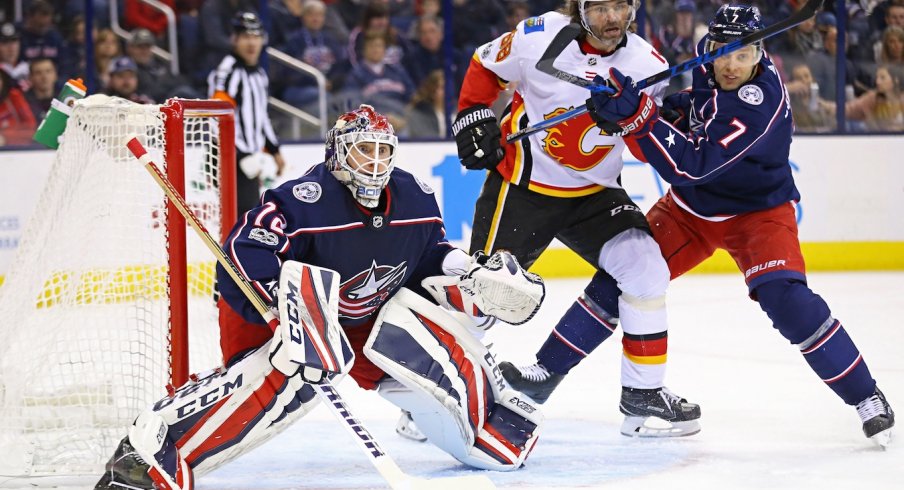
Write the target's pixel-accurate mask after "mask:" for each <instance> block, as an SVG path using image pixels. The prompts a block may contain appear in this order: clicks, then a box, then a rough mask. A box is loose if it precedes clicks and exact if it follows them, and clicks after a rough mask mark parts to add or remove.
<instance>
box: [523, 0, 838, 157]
mask: <svg viewBox="0 0 904 490" xmlns="http://www.w3.org/2000/svg"><path fill="white" fill-rule="evenodd" d="M822 3H823V0H809V1H808V2H807V3H806V4H804V6H803V7H801V9H800V10H798V11H797V12H794V13H793V14H791V15H789V16H788V17H787V18H785V19H784V20H781V21H779V22H776V23H775V24H772V25H771V26H769V27H767V28H765V29H762V30H760V31H757V32H753V33H751V34H748V35H746V36H744V37H742V38H741V39H738V40H735V41H732V42H730V43H727V44H725V45H724V46H720V47H719V48H718V49H716V50H713V51H707V52H705V53H703V54H701V55H699V56H697V57H695V58H691V59H689V60H687V61H685V62H683V63H680V64H677V65H675V66H670V67H669V68H668V69H666V70H663V71H661V72H659V73H656V74H655V75H652V76H649V77H647V78H644V79H643V80H640V81H638V82H637V84H636V86H637V88H638V89H643V88H646V87H649V86H650V85H655V84H657V83H659V82H662V81H664V80H668V79H671V78H673V77H676V76H678V75H680V74H682V73H684V72H686V71H690V70H693V69H694V68H697V67H699V66H701V65H704V64H706V63H711V62H712V61H713V60H714V59H716V58H719V57H720V56H723V55H726V54H729V53H733V52H735V51H737V50H739V49H741V48H743V47H744V46H748V45H750V44H753V43H755V42H758V41H761V40H763V39H766V38H768V37H772V36H774V35H776V34H781V33H782V32H785V31H787V30H788V29H791V28H793V27H795V26H797V25H799V24H800V23H802V22H804V21H805V20H807V19H809V18H810V17H813V16H814V15H816V12H817V11H818V10H819V8H820V7H821V6H822ZM582 30H583V28H582V27H581V26H580V25H578V24H569V25H568V26H566V27H564V28H563V29H562V30H561V31H559V34H557V35H556V37H555V38H554V39H553V42H551V43H550V44H549V46H548V47H547V49H546V51H545V52H544V53H543V56H541V57H540V60H539V61H538V62H537V65H536V66H537V69H538V70H540V71H542V72H543V73H546V74H548V75H552V76H554V77H556V78H558V79H559V80H563V81H565V82H568V83H571V84H573V85H577V86H579V87H584V88H587V89H590V90H591V91H603V92H610V93H611V92H612V89H610V88H609V87H606V86H600V85H596V84H594V83H592V82H590V81H589V80H586V79H584V78H581V77H578V76H576V75H572V74H571V73H566V72H563V71H561V70H559V69H557V68H556V67H555V66H553V62H554V61H555V59H556V58H557V57H558V55H559V54H561V53H562V51H563V50H564V49H565V47H566V46H568V44H569V43H570V42H571V41H573V40H574V39H576V38H577V37H578V35H580V33H581V31H582ZM587 110H588V109H587V105H586V104H583V105H581V106H580V107H576V108H574V109H571V110H570V111H567V112H563V113H562V114H560V115H558V116H556V117H553V118H550V119H547V120H545V121H541V122H539V123H537V124H535V125H533V126H528V127H526V128H524V129H521V130H519V131H516V132H514V133H512V134H510V135H508V137H507V138H506V143H514V142H516V141H520V140H522V139H524V138H526V137H528V136H530V135H532V134H534V133H537V132H539V131H543V130H545V129H548V128H551V127H553V126H557V125H559V124H561V123H562V122H564V121H567V120H569V119H572V118H575V117H578V116H580V115H581V114H584V113H586V112H587Z"/></svg>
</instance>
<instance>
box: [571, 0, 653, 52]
mask: <svg viewBox="0 0 904 490" xmlns="http://www.w3.org/2000/svg"><path fill="white" fill-rule="evenodd" d="M639 1H640V0H576V1H575V2H572V4H571V5H572V7H571V12H570V13H571V18H572V22H574V21H577V20H578V19H580V22H581V26H582V27H583V28H584V30H585V31H587V33H588V34H589V35H591V36H593V37H594V38H595V39H596V40H597V41H599V42H601V43H603V47H604V48H605V49H606V50H609V51H613V50H615V48H616V47H617V46H618V43H620V42H621V40H622V38H624V37H625V33H626V32H627V30H628V26H630V25H631V22H633V21H634V16H635V15H636V13H637V12H636V9H637V3H639ZM575 10H577V12H575ZM575 14H577V15H575ZM575 17H577V18H575ZM616 29H618V31H617V32H616Z"/></svg>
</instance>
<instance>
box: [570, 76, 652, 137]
mask: <svg viewBox="0 0 904 490" xmlns="http://www.w3.org/2000/svg"><path fill="white" fill-rule="evenodd" d="M593 83H608V84H609V86H610V87H612V88H613V89H614V90H615V93H614V94H607V93H604V92H600V93H594V94H592V95H591V96H590V98H589V99H587V110H588V112H589V113H590V117H591V118H593V120H594V121H595V122H596V123H597V126H599V127H600V128H602V129H604V130H607V132H608V129H607V127H606V126H604V125H602V124H603V123H609V122H610V121H614V122H615V124H617V125H618V126H619V127H620V128H621V135H628V134H630V135H633V136H638V137H640V136H645V135H646V134H647V133H649V132H650V130H651V129H652V128H653V122H655V121H656V119H657V118H658V117H659V107H657V106H656V102H655V101H654V100H653V98H652V97H650V96H649V95H647V94H645V93H643V92H641V91H640V90H639V89H638V88H637V87H636V86H635V85H634V81H633V80H631V77H626V76H624V75H622V73H621V72H620V71H618V69H616V68H609V80H608V81H604V80H603V79H602V78H601V77H600V76H599V75H597V77H596V78H595V79H594V80H593ZM610 134H612V133H610Z"/></svg>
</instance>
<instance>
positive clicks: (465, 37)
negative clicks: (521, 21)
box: [452, 0, 506, 53]
mask: <svg viewBox="0 0 904 490" xmlns="http://www.w3.org/2000/svg"><path fill="white" fill-rule="evenodd" d="M452 8H453V9H455V17H454V20H453V22H452V31H453V32H455V38H454V39H453V44H454V45H455V47H456V48H458V49H459V50H461V52H463V53H473V52H474V50H475V49H476V48H477V46H480V45H482V44H484V43H487V42H490V41H492V40H493V39H496V38H497V37H499V36H501V35H502V33H504V32H506V31H505V26H506V25H505V9H504V8H503V7H502V4H501V3H500V2H499V0H452Z"/></svg>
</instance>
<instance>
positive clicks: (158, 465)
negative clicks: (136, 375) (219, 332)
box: [130, 340, 338, 490]
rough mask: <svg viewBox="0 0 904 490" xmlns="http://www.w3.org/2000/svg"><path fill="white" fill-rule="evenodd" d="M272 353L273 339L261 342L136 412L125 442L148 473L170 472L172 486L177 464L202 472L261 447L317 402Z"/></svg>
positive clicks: (316, 398)
mask: <svg viewBox="0 0 904 490" xmlns="http://www.w3.org/2000/svg"><path fill="white" fill-rule="evenodd" d="M271 342H273V341H272V340H271ZM270 350H271V349H270V343H267V344H264V345H263V346H261V347H260V348H259V349H257V350H254V351H251V352H250V353H249V354H247V355H246V356H245V357H243V358H241V359H240V360H238V361H237V362H235V363H234V364H232V365H231V366H230V367H229V368H228V369H223V368H220V369H217V370H213V371H210V372H209V373H206V374H205V375H203V376H193V377H192V380H191V381H189V382H188V383H186V384H185V385H183V386H181V387H180V388H179V389H178V390H176V391H175V392H174V393H172V394H171V395H170V396H167V397H166V398H163V399H162V400H160V401H158V402H157V403H156V404H154V406H153V407H152V408H151V409H150V410H148V411H146V412H145V413H143V414H141V415H140V416H139V417H138V419H137V420H136V422H135V425H134V427H133V428H132V430H130V439H131V442H132V445H133V446H134V447H135V449H136V450H137V451H138V453H139V454H140V455H141V456H142V458H144V459H145V461H147V462H148V463H149V464H151V466H152V469H151V471H157V472H159V473H161V474H164V475H168V477H169V479H168V480H167V482H166V483H168V484H170V485H171V486H172V484H173V483H176V484H178V483H179V481H178V471H179V470H180V468H185V467H187V468H190V469H191V472H193V473H194V475H195V476H200V475H203V474H205V473H207V472H209V471H211V470H213V469H215V468H217V467H219V466H220V465H223V464H225V463H227V462H229V461H231V460H233V459H235V458H236V457H238V456H239V455H241V454H244V453H246V452H248V451H250V450H251V449H253V448H255V447H257V446H259V445H260V444H263V443H264V442H266V441H267V440H269V439H270V438H272V437H273V436H274V435H276V434H278V433H279V432H281V431H282V430H283V429H285V428H286V427H287V426H289V425H291V424H292V423H294V422H295V421H296V420H298V419H300V418H301V417H303V416H304V415H306V414H307V413H308V412H310V411H311V410H312V409H313V408H314V406H316V404H317V403H318V400H319V398H318V397H317V396H316V393H315V392H314V389H313V387H312V386H311V385H310V384H307V383H306V382H304V380H303V379H302V378H301V376H300V375H296V376H292V377H287V376H286V375H285V374H283V373H282V372H280V371H279V370H277V369H276V368H274V367H273V365H272V364H271V363H270V359H269V357H270V356H269V353H270ZM336 381H338V379H337V380H336ZM173 462H177V463H178V464H176V465H175V466H174V465H173ZM149 474H151V475H152V477H153V474H152V473H151V472H149ZM182 481H183V482H185V481H190V479H189V480H186V479H185V478H184V477H183V478H182ZM172 488H181V489H182V490H186V489H187V488H190V487H184V486H173V487H172Z"/></svg>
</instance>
